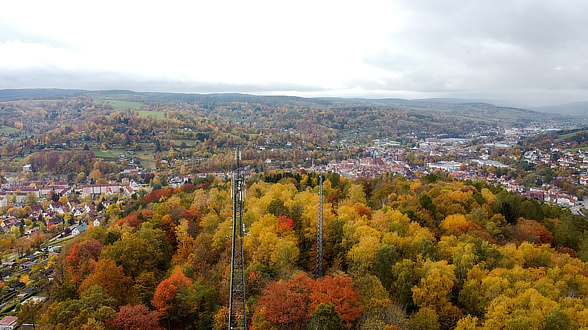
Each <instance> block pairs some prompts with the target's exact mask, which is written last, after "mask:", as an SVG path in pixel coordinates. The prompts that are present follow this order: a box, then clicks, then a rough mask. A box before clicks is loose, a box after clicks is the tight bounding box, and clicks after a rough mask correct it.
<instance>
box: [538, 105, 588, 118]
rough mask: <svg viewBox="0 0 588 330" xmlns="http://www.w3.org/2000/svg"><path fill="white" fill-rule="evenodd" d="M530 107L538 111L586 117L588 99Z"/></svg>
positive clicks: (587, 115)
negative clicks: (585, 100)
mask: <svg viewBox="0 0 588 330" xmlns="http://www.w3.org/2000/svg"><path fill="white" fill-rule="evenodd" d="M531 109H532V110H534V111H538V112H550V113H557V114H560V115H570V116H581V117H588V101H587V102H576V103H567V104H560V105H548V106H543V107H536V108H531Z"/></svg>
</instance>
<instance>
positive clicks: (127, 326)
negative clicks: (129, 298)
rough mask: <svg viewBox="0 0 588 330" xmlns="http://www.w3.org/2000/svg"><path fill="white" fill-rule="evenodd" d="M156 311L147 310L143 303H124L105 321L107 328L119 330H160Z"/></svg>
mask: <svg viewBox="0 0 588 330" xmlns="http://www.w3.org/2000/svg"><path fill="white" fill-rule="evenodd" d="M158 321H159V315H158V313H157V311H151V312H150V311H149V308H147V306H145V305H134V306H133V305H130V304H129V305H125V306H122V307H121V308H120V311H119V312H118V313H117V314H116V315H115V316H114V317H112V318H110V319H108V320H107V321H106V324H107V325H108V327H109V328H112V329H120V330H123V329H124V330H160V329H162V328H161V327H160V326H159V324H158Z"/></svg>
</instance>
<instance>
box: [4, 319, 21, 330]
mask: <svg viewBox="0 0 588 330" xmlns="http://www.w3.org/2000/svg"><path fill="white" fill-rule="evenodd" d="M17 321H18V317H16V316H6V317H5V318H3V319H2V320H0V330H12V329H15V328H16V322H17Z"/></svg>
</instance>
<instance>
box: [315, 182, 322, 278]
mask: <svg viewBox="0 0 588 330" xmlns="http://www.w3.org/2000/svg"><path fill="white" fill-rule="evenodd" d="M316 277H317V278H320V277H323V174H322V173H321V174H320V176H319V207H318V225H317V229H316Z"/></svg>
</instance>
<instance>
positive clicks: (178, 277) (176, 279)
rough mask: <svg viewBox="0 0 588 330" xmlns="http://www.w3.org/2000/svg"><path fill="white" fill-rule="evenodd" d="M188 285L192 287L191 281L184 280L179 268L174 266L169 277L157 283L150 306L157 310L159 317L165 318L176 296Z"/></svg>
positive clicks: (184, 277)
mask: <svg viewBox="0 0 588 330" xmlns="http://www.w3.org/2000/svg"><path fill="white" fill-rule="evenodd" d="M190 285H192V281H190V280H189V279H188V278H186V276H185V275H184V273H183V272H182V269H181V268H180V266H176V268H174V271H173V272H172V274H171V276H170V277H169V278H167V279H165V280H163V281H162V282H161V283H159V285H158V286H157V289H155V295H154V296H153V300H152V301H151V304H153V307H155V308H157V311H158V312H159V315H161V316H162V317H166V316H167V315H168V312H170V311H171V310H172V309H173V308H174V305H175V303H176V294H177V293H178V292H179V291H180V290H181V289H183V288H186V287H189V286H190Z"/></svg>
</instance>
